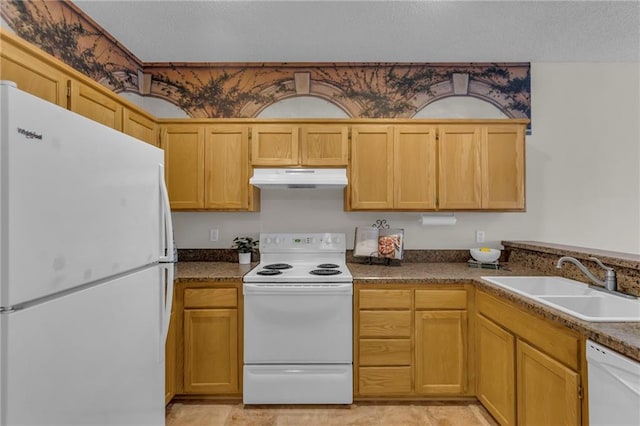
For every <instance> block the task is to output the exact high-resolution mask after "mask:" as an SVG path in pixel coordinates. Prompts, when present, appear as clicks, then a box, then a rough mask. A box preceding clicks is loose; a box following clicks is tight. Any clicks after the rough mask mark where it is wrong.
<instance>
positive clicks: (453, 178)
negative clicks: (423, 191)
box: [438, 125, 482, 210]
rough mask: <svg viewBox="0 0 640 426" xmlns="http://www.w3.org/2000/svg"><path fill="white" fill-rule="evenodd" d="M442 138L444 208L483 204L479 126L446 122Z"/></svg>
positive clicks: (440, 174) (440, 182) (474, 206)
mask: <svg viewBox="0 0 640 426" xmlns="http://www.w3.org/2000/svg"><path fill="white" fill-rule="evenodd" d="M439 131H440V138H439V139H440V140H439V145H438V148H439V158H438V164H439V169H440V173H439V188H438V189H439V191H438V192H439V203H438V204H439V205H438V207H439V208H440V209H444V210H457V209H461V210H464V209H479V208H481V207H482V198H481V197H482V193H481V188H482V173H481V166H482V164H481V157H480V148H481V145H480V130H479V129H478V128H477V127H475V126H471V125H470V126H443V127H441V128H440V130H439Z"/></svg>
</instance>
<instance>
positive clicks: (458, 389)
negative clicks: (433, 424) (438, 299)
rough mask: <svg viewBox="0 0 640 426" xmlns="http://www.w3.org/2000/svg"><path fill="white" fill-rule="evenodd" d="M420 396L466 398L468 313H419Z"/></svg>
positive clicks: (417, 376)
mask: <svg viewBox="0 0 640 426" xmlns="http://www.w3.org/2000/svg"><path fill="white" fill-rule="evenodd" d="M415 318H416V372H415V376H416V388H415V390H416V393H418V394H424V395H462V394H464V393H465V392H466V391H467V383H468V379H467V370H468V359H467V353H468V351H467V346H468V343H467V340H468V335H469V333H468V331H467V312H466V311H446V310H445V311H423V312H416V314H415Z"/></svg>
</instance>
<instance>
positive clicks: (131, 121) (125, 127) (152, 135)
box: [122, 108, 158, 146]
mask: <svg viewBox="0 0 640 426" xmlns="http://www.w3.org/2000/svg"><path fill="white" fill-rule="evenodd" d="M122 131H123V132H124V133H126V134H127V135H129V136H133V137H134V138H138V139H140V140H141V141H144V142H147V143H150V144H151V145H154V146H158V125H157V124H156V122H155V121H153V120H152V119H150V118H149V117H146V116H144V115H142V114H140V113H139V112H136V111H132V110H130V109H128V108H124V111H123V115H122Z"/></svg>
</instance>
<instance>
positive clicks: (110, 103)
mask: <svg viewBox="0 0 640 426" xmlns="http://www.w3.org/2000/svg"><path fill="white" fill-rule="evenodd" d="M69 109H71V111H73V112H76V113H78V114H80V115H82V116H84V117H87V118H89V119H91V120H93V121H97V122H98V123H101V124H104V125H105V126H108V127H111V128H112V129H116V130H119V131H122V109H123V108H122V104H120V103H119V102H117V101H116V100H114V99H113V98H111V97H109V96H107V95H105V94H103V93H100V92H99V91H97V90H96V89H94V88H92V87H90V86H88V85H86V84H84V83H82V82H80V81H76V80H71V99H70V101H69Z"/></svg>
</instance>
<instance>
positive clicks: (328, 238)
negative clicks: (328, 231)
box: [325, 236, 331, 244]
mask: <svg viewBox="0 0 640 426" xmlns="http://www.w3.org/2000/svg"><path fill="white" fill-rule="evenodd" d="M325 241H326V242H327V244H331V236H328V237H327V239H326V240H325Z"/></svg>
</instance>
